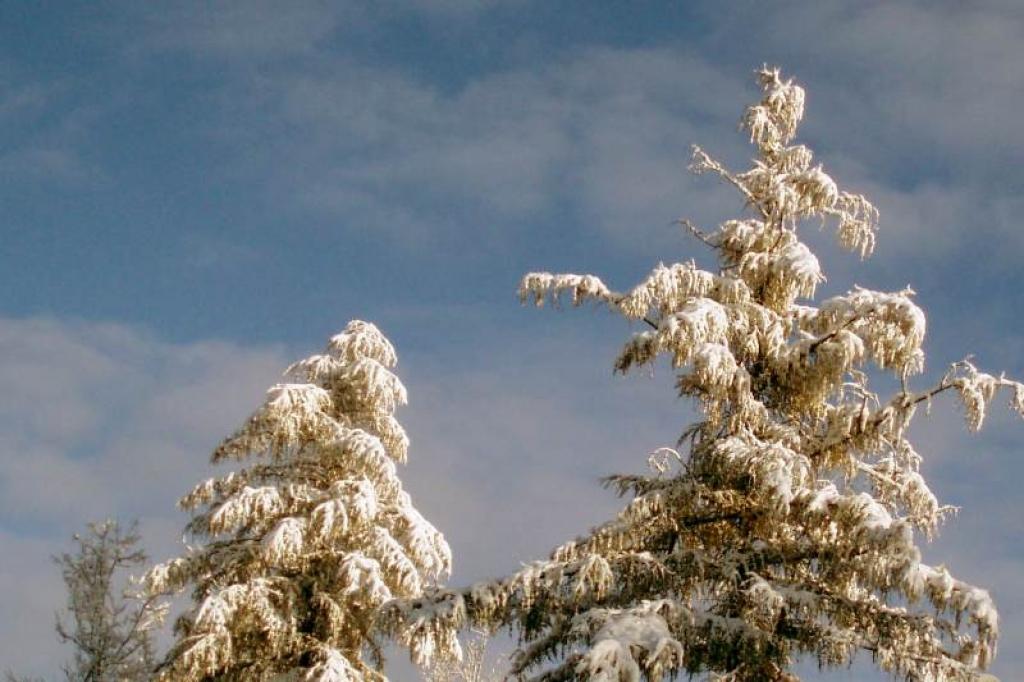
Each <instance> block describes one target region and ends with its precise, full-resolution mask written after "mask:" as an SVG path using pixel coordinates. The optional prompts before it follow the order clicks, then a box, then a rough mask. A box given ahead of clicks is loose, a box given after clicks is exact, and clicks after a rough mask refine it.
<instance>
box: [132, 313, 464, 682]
mask: <svg viewBox="0 0 1024 682" xmlns="http://www.w3.org/2000/svg"><path fill="white" fill-rule="evenodd" d="M395 363H396V357H395V351H394V348H393V347H392V345H391V343H390V342H389V341H388V340H387V339H386V338H385V337H384V336H383V335H382V334H381V333H380V332H379V331H378V330H377V328H376V327H375V326H373V325H372V324H368V323H365V322H359V321H354V322H350V323H349V324H348V326H347V327H346V328H345V330H344V331H343V332H342V333H340V334H338V335H337V336H335V337H333V338H332V339H331V340H330V342H329V343H328V345H327V350H326V351H325V353H324V354H323V355H314V356H312V357H309V358H306V359H305V360H301V361H300V362H297V363H295V364H294V365H292V366H291V367H289V368H288V370H287V371H286V375H287V376H289V377H291V378H293V379H294V381H295V382H296V383H286V384H278V385H276V386H273V387H272V388H271V389H270V390H269V391H268V392H267V398H266V401H265V402H264V403H263V406H262V407H260V408H259V409H258V410H257V411H256V412H255V413H254V414H253V415H252V417H250V418H249V420H248V421H247V422H246V423H245V425H244V426H242V427H241V428H240V429H239V430H238V431H237V432H236V433H235V434H234V435H232V436H231V437H229V438H228V439H227V440H225V441H224V442H223V443H222V444H221V445H220V446H219V447H218V448H217V449H216V450H215V451H214V453H213V456H212V460H213V462H214V463H219V462H224V461H228V460H243V459H253V460H255V462H254V463H253V464H251V465H250V466H248V467H247V468H244V469H239V470H237V471H234V472H231V473H228V474H226V475H223V476H217V477H214V478H210V479H209V480H207V481H205V482H203V483H200V484H199V485H197V486H196V487H195V488H194V489H193V490H192V491H191V492H190V493H188V494H187V495H186V496H185V497H184V498H182V500H181V503H180V504H181V506H182V507H183V508H185V509H187V510H191V511H192V512H193V516H192V520H191V522H190V523H189V524H188V526H187V532H188V533H190V534H191V536H193V537H194V538H197V539H199V540H202V541H204V542H203V544H201V545H200V546H199V547H197V548H195V549H193V550H191V551H189V552H188V553H187V554H186V555H185V556H183V557H180V558H178V559H174V560H172V561H170V562H167V563H165V564H162V565H160V566H157V567H156V568H154V569H153V570H152V571H150V573H149V574H148V586H149V589H150V590H151V591H152V592H153V593H160V592H163V591H165V590H168V589H172V590H173V589H182V588H184V587H187V586H191V587H192V598H193V602H194V603H193V606H192V608H191V609H189V610H188V611H187V613H185V615H183V616H182V617H181V618H179V619H178V621H177V623H176V625H175V631H176V635H177V638H176V641H175V642H174V645H173V647H172V649H171V651H170V653H169V654H168V655H167V657H166V659H165V661H164V662H163V664H162V665H161V666H160V668H159V671H158V672H159V674H158V679H161V680H171V681H174V682H191V681H199V680H246V681H248V680H252V681H257V680H258V681H260V682H262V681H264V680H275V681H276V682H287V681H296V682H297V681H298V680H305V681H309V682H343V681H344V682H361V681H364V680H366V681H376V680H384V679H385V677H384V675H383V674H382V673H381V672H380V668H381V665H382V661H381V657H380V651H379V647H378V642H377V639H376V635H375V612H376V609H377V607H379V606H380V605H381V604H383V603H385V602H387V601H388V600H390V599H392V598H395V597H415V596H416V595H418V594H420V593H421V592H422V591H423V590H424V587H425V586H426V585H427V584H428V583H429V582H430V581H432V580H434V579H435V578H438V577H440V576H442V575H445V574H447V573H448V571H449V570H450V564H451V556H450V551H449V548H448V545H447V543H446V542H445V540H444V538H443V536H442V535H441V534H440V533H439V532H438V531H437V530H435V529H434V527H433V526H432V525H430V523H428V522H427V521H426V520H425V519H424V518H423V517H422V516H421V515H420V513H419V512H417V511H416V509H415V508H414V507H413V505H412V502H411V500H410V498H409V495H408V494H407V493H406V492H405V491H403V489H402V484H401V481H400V480H399V478H398V475H397V473H396V467H395V464H396V462H398V463H402V462H404V461H405V458H406V451H407V449H408V444H409V441H408V439H407V437H406V434H405V432H404V431H403V429H402V427H401V425H400V424H399V423H398V422H397V421H396V420H395V418H394V411H395V408H396V407H397V406H399V405H401V404H404V403H405V401H406V391H405V388H404V387H403V386H402V384H401V382H400V381H399V380H398V378H397V377H396V376H395V375H394V374H392V373H391V371H390V368H392V367H394V365H395ZM447 634H448V633H447V631H445V632H442V633H439V636H441V637H444V636H446V635H447ZM441 645H442V646H443V647H444V648H445V649H446V650H451V649H453V648H457V643H456V642H455V641H454V639H453V640H452V641H442V642H441ZM428 653H429V652H428Z"/></svg>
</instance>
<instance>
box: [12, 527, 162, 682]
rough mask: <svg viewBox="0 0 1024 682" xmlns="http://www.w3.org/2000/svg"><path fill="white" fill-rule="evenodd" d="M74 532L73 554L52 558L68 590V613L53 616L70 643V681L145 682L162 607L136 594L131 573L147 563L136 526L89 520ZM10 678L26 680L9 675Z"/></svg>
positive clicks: (66, 674)
mask: <svg viewBox="0 0 1024 682" xmlns="http://www.w3.org/2000/svg"><path fill="white" fill-rule="evenodd" d="M88 528H89V532H88V534H86V535H77V534H76V535H75V536H74V542H75V544H76V545H77V546H78V547H77V550H76V551H75V552H74V553H69V552H65V553H63V554H61V555H60V556H57V557H54V561H55V562H56V563H57V565H58V566H60V569H61V574H62V575H63V577H64V585H65V587H66V588H67V595H68V596H67V599H68V603H67V613H66V614H63V615H62V614H58V616H57V626H56V627H57V636H58V637H59V638H60V640H61V642H63V643H70V644H71V645H72V646H74V657H73V658H72V660H71V662H70V663H67V664H66V665H65V666H64V677H65V679H67V680H68V682H144V681H146V680H149V679H150V674H151V671H152V669H153V666H154V664H155V657H154V652H153V636H152V630H153V627H154V626H155V625H157V624H159V623H160V622H161V621H162V618H163V614H164V611H163V609H162V608H161V607H160V606H159V605H158V603H157V598H156V597H155V596H146V597H143V596H140V595H138V594H137V592H138V590H136V589H135V588H134V587H133V586H132V585H131V573H132V572H134V571H138V570H140V569H141V568H142V567H144V566H145V565H146V563H147V558H146V554H145V552H143V551H142V550H141V549H139V547H138V544H139V539H140V538H139V534H138V531H137V524H135V523H133V524H132V525H131V526H129V527H128V528H127V529H124V528H122V527H121V525H120V524H118V522H117V521H113V520H108V521H104V522H103V523H91V524H89V527H88ZM7 679H8V680H10V681H11V682H19V681H20V682H30V681H29V680H28V679H24V678H18V677H16V676H15V675H13V674H12V673H7Z"/></svg>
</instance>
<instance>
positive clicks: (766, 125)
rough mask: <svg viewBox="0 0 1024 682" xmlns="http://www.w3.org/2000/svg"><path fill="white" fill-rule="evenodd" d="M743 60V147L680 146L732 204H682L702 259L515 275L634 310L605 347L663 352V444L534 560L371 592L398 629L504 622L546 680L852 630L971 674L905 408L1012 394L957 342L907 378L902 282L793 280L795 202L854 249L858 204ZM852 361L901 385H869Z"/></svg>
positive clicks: (605, 679) (970, 608)
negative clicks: (924, 381) (618, 283)
mask: <svg viewBox="0 0 1024 682" xmlns="http://www.w3.org/2000/svg"><path fill="white" fill-rule="evenodd" d="M758 78H759V82H760V85H761V87H762V88H763V91H764V96H763V98H762V99H761V101H760V102H759V103H757V104H755V105H753V106H751V107H749V108H748V109H747V110H746V113H745V115H744V117H743V119H742V125H743V127H744V128H745V129H746V130H747V131H748V132H749V134H750V139H751V142H752V143H753V144H754V145H755V147H756V152H757V157H756V159H755V161H754V165H753V167H752V168H751V169H750V170H747V171H745V172H742V173H733V172H730V171H728V170H726V169H725V168H724V167H723V166H722V165H721V164H720V163H718V162H717V161H715V160H713V159H712V158H711V157H710V156H709V155H708V154H707V153H705V152H704V151H703V150H702V149H700V148H694V153H693V164H692V166H691V168H692V170H693V171H695V172H697V173H706V172H711V173H714V174H715V175H717V176H719V177H721V178H722V179H724V180H725V181H726V182H728V183H729V184H730V185H732V186H733V187H735V188H736V189H737V190H738V191H739V193H740V194H741V195H742V197H743V200H744V202H745V208H746V210H747V215H746V216H745V217H742V218H740V219H736V220H728V221H726V222H724V223H722V224H721V225H720V226H719V227H718V228H717V229H715V230H713V231H710V232H705V231H701V230H698V229H697V228H696V227H694V226H692V225H690V224H689V223H684V224H685V225H686V226H687V227H689V228H690V230H691V231H692V232H693V233H694V234H695V235H696V236H697V237H699V238H700V239H701V240H702V241H703V242H704V243H705V244H706V245H707V246H708V247H710V248H712V249H714V251H715V252H716V253H717V256H718V260H719V268H718V272H708V271H704V270H701V269H698V268H697V267H696V266H695V264H694V263H693V262H689V263H674V264H672V265H667V266H666V265H658V266H657V267H656V268H655V269H654V271H653V272H652V273H651V274H650V276H649V277H648V278H647V279H645V280H644V281H642V282H641V283H640V284H639V285H638V286H636V287H635V288H634V289H632V290H631V291H628V292H626V293H616V292H614V291H612V290H610V289H609V288H608V287H606V286H605V285H604V284H603V283H602V282H601V280H600V279H598V278H597V277H594V276H592V275H552V274H548V273H533V274H529V275H527V276H526V277H525V278H524V280H523V282H522V286H521V291H520V293H521V296H522V298H523V299H524V301H526V300H528V301H532V302H534V303H536V304H537V305H541V304H543V303H544V302H545V301H546V300H549V299H550V300H556V301H557V300H558V299H559V297H560V295H563V294H568V295H569V297H570V298H571V300H572V303H573V304H575V305H579V304H581V303H583V302H585V301H596V302H598V303H600V304H602V305H606V306H607V307H609V308H610V309H611V310H613V311H615V312H618V313H621V314H622V315H623V316H625V317H626V318H627V319H629V320H635V321H638V323H640V324H643V325H645V326H646V327H647V331H641V332H639V333H636V334H635V335H634V336H633V337H632V339H631V340H630V341H629V342H628V343H627V344H626V346H625V348H624V349H623V351H622V353H621V355H620V356H619V357H618V359H617V360H616V362H615V369H616V370H618V371H620V372H626V371H629V370H631V369H633V368H636V367H640V366H643V365H648V364H650V363H653V362H655V361H656V359H657V358H659V357H661V356H666V357H667V358H668V360H669V361H670V362H671V365H672V367H673V368H674V369H675V370H677V371H678V379H677V386H678V389H679V391H680V393H681V394H682V395H684V396H691V397H693V398H694V399H695V400H696V404H697V406H698V407H699V409H700V412H701V414H702V418H701V419H700V421H698V422H697V423H695V424H693V425H692V426H690V427H689V428H688V429H687V430H686V431H685V432H684V434H683V435H682V437H681V438H680V441H679V443H678V445H677V447H678V448H679V450H677V449H664V450H662V451H660V452H658V453H656V456H655V457H654V458H653V460H652V464H653V465H654V469H653V471H652V474H651V475H649V476H634V475H620V476H613V477H611V478H610V479H608V480H609V483H610V485H612V486H613V487H615V488H617V489H618V490H619V491H620V492H621V493H623V494H629V495H631V496H632V500H631V502H629V504H628V505H627V506H626V507H625V508H624V509H623V510H622V512H621V513H620V514H619V515H618V517H617V518H615V519H614V520H612V521H609V522H607V523H605V524H603V525H600V526H598V527H596V528H595V529H593V530H592V531H591V532H590V533H589V534H587V535H585V536H582V537H580V538H578V539H576V540H574V541H572V542H568V543H566V544H564V545H562V546H561V547H558V548H557V549H556V550H555V551H554V552H553V554H552V555H551V558H550V559H549V560H548V561H541V562H537V563H533V564H530V565H527V566H525V567H524V568H523V569H522V570H520V571H519V572H517V573H515V574H513V575H512V576H510V577H508V578H506V579H503V580H498V581H494V582H487V583H480V584H477V585H474V586H472V587H471V588H469V589H467V590H464V591H461V592H447V593H438V595H437V597H438V599H437V601H436V602H434V603H429V604H427V605H424V603H423V602H422V601H421V602H410V601H401V600H398V601H396V602H394V603H392V604H391V605H389V606H388V607H386V611H387V614H388V618H389V619H390V627H391V628H392V629H394V630H395V631H397V632H399V633H400V634H402V635H403V636H404V637H406V638H408V639H415V638H417V637H424V638H429V637H430V636H433V635H432V631H431V630H429V629H428V628H426V624H428V623H429V624H430V625H432V626H433V627H434V628H438V627H459V626H461V624H462V623H463V622H469V623H472V624H475V625H483V626H487V627H492V628H493V627H500V626H503V625H510V626H513V627H515V628H516V629H517V630H518V631H519V633H520V635H521V637H522V640H523V644H522V646H521V648H520V650H519V652H518V654H517V656H516V657H515V659H514V661H513V672H515V673H517V674H519V675H522V676H525V675H526V674H527V673H531V671H535V672H536V676H535V677H533V678H532V679H536V680H546V681H552V682H553V681H555V680H591V681H592V682H596V681H599V680H600V681H602V682H610V681H615V682H619V681H630V682H635V681H637V680H639V679H641V678H645V679H649V680H658V679H663V678H665V677H671V676H674V675H676V674H680V673H683V672H685V673H689V674H707V675H708V676H709V677H710V678H711V679H717V680H732V681H739V680H748V681H751V682H753V681H755V680H760V681H765V680H793V679H795V676H794V675H793V674H792V673H791V672H789V670H788V669H789V668H790V667H791V664H792V663H793V661H794V659H795V658H796V657H798V656H800V655H803V656H810V657H814V658H816V659H817V660H818V661H819V663H820V664H821V665H822V666H839V665H845V664H846V663H847V662H849V661H850V660H851V658H852V657H853V656H854V654H855V653H856V652H857V651H859V650H860V651H866V652H869V653H870V656H871V657H872V658H873V660H874V661H875V662H876V663H877V664H878V665H879V666H880V667H881V668H882V669H884V670H886V671H890V672H892V673H894V674H896V675H900V676H904V677H905V678H907V679H911V680H962V679H973V678H974V677H975V676H976V675H977V674H978V673H977V671H978V670H980V669H984V668H985V667H986V666H987V665H988V663H989V661H990V660H991V658H992V656H993V655H994V653H995V643H996V637H997V634H998V628H997V616H996V611H995V608H994V606H993V604H992V600H991V599H990V598H989V595H988V593H987V592H986V591H985V590H983V589H980V588H977V587H973V586H971V585H968V584H966V583H964V582H962V581H960V580H958V579H956V578H954V577H953V576H952V575H951V574H950V573H949V571H948V570H947V569H946V568H945V567H943V566H937V567H933V566H928V565H925V564H923V563H921V554H920V551H919V549H918V545H917V538H918V537H919V536H923V537H924V538H930V537H931V536H932V534H933V533H934V532H935V530H936V528H937V526H938V525H939V523H940V522H941V520H942V518H943V516H944V515H945V513H946V512H947V511H949V510H948V508H946V507H943V506H941V505H940V504H939V502H938V501H937V500H936V498H935V496H934V495H933V494H932V492H931V491H930V490H929V488H928V486H927V485H926V483H925V481H924V479H923V478H922V476H921V474H920V472H919V467H920V464H921V459H922V458H921V456H920V455H919V454H918V453H917V452H916V451H915V450H914V448H913V446H912V445H911V443H910V442H909V441H908V440H907V428H908V426H909V424H910V422H911V420H912V418H913V417H914V414H915V411H916V410H917V409H918V408H920V407H922V406H925V405H927V404H928V403H929V402H930V401H931V399H932V398H933V397H935V396H937V395H938V394H940V393H944V392H951V393H956V394H959V396H960V398H961V399H962V400H963V403H964V406H965V409H966V415H967V422H968V426H969V427H970V428H971V429H972V430H973V429H978V428H979V427H980V426H981V423H982V420H983V418H984V415H985V410H986V408H987V406H988V405H989V403H990V402H991V401H992V399H993V398H994V396H995V395H996V393H997V392H998V391H999V390H1000V389H1001V388H1006V389H1008V390H1009V391H1010V392H1011V393H1012V405H1013V407H1014V409H1016V410H1017V411H1018V412H1021V413H1022V414H1024V385H1022V384H1020V383H1016V382H1012V381H1009V380H1007V379H1005V378H1003V377H1002V376H1000V377H995V376H991V375H988V374H984V373H982V372H980V371H978V370H977V369H976V368H975V367H974V366H973V365H972V364H971V363H969V362H966V361H964V362H959V363H956V364H954V365H953V366H952V367H951V368H950V369H949V371H948V372H947V373H946V374H945V375H944V376H943V377H942V378H941V380H940V381H939V382H938V383H937V384H936V385H935V386H933V387H931V388H928V389H926V390H922V391H912V390H911V389H910V388H909V386H908V381H909V379H910V377H911V376H912V375H914V374H917V373H919V372H921V371H922V369H923V367H924V355H923V353H922V350H921V344H922V341H923V340H924V334H925V316H924V314H923V313H922V311H921V310H920V309H919V308H918V307H917V306H916V305H915V304H914V302H913V300H912V294H913V292H912V291H910V290H909V289H907V290H904V291H899V292H895V293H886V292H878V291H870V290H867V289H861V288H855V289H854V290H852V291H850V292H849V293H847V294H845V295H841V296H836V297H834V298H831V299H828V300H826V301H824V302H822V303H821V304H820V305H819V306H817V307H814V306H811V305H807V304H798V303H797V301H798V300H800V299H810V298H811V297H812V296H813V295H814V292H815V287H816V286H817V285H818V284H819V283H820V282H821V281H823V279H824V277H823V275H822V271H821V268H820V267H819V264H818V260H817V258H816V257H815V256H814V255H813V254H812V253H811V251H810V250H809V249H808V248H807V246H806V245H805V244H804V243H802V242H801V241H800V237H799V231H800V229H801V228H802V227H803V224H804V223H805V221H808V220H815V221H821V222H823V223H831V224H834V225H835V227H836V230H837V235H838V241H839V243H840V244H841V245H842V246H843V247H845V248H847V249H849V250H852V251H855V252H859V254H860V255H861V256H862V257H865V256H867V255H868V254H870V252H871V251H872V249H873V247H874V245H875V231H876V223H877V213H876V211H875V209H874V208H873V207H872V205H871V204H870V203H869V202H868V201H867V200H866V199H865V198H864V197H862V196H859V195H856V194H848V193H846V192H843V191H840V190H839V189H838V188H837V186H836V183H835V182H834V181H833V180H832V178H830V177H829V176H828V175H827V174H826V173H825V172H824V171H823V170H822V169H821V166H820V165H814V164H813V162H812V154H811V151H810V150H809V149H808V148H807V147H805V146H803V145H798V144H793V143H792V140H793V138H794V136H795V133H796V129H797V125H798V123H799V122H800V120H801V118H802V116H803V109H804V91H803V90H802V89H801V88H800V87H798V86H797V85H794V84H793V83H792V82H791V81H788V80H783V79H782V78H781V77H780V75H779V71H778V70H777V69H768V68H764V69H763V70H761V71H760V72H759V74H758ZM871 365H874V366H875V367H876V368H880V370H882V371H889V372H892V373H893V374H894V375H895V376H896V377H898V379H899V380H901V383H900V385H901V386H902V389H901V390H899V391H898V392H897V393H896V394H895V395H894V396H892V397H891V398H889V399H886V400H883V399H882V398H880V397H879V396H878V395H877V394H876V393H874V392H873V391H872V390H871V388H870V387H869V382H868V379H869V376H868V373H867V371H868V370H869V369H870V366H871ZM442 596H443V597H444V598H445V599H446V601H444V602H443V603H442V602H441V601H440V597H442Z"/></svg>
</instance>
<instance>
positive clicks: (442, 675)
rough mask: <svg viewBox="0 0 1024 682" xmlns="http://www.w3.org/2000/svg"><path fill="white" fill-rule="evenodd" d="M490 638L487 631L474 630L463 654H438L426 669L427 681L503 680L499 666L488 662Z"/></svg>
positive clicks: (463, 648) (492, 681)
mask: <svg viewBox="0 0 1024 682" xmlns="http://www.w3.org/2000/svg"><path fill="white" fill-rule="evenodd" d="M489 639H490V637H488V633H487V632H485V631H483V630H474V631H473V632H472V638H471V639H470V640H469V641H468V642H466V644H465V645H464V646H462V652H461V656H445V655H441V656H436V657H435V658H434V659H433V660H432V661H431V663H430V665H429V666H428V667H427V669H426V671H425V672H426V680H427V682H501V681H502V680H503V679H504V675H502V674H501V672H499V670H498V666H496V665H489V664H488V660H487V659H488V656H487V643H488V641H489Z"/></svg>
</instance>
